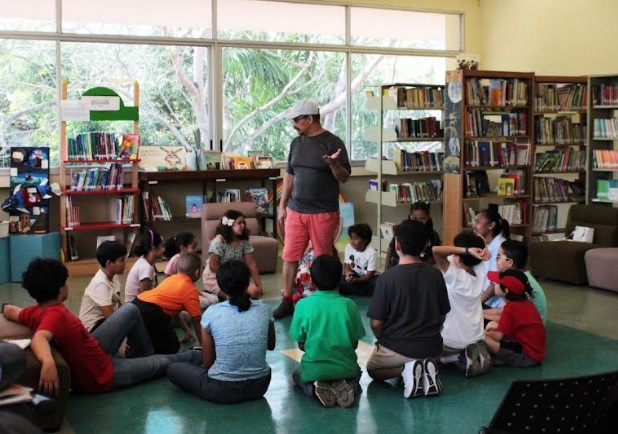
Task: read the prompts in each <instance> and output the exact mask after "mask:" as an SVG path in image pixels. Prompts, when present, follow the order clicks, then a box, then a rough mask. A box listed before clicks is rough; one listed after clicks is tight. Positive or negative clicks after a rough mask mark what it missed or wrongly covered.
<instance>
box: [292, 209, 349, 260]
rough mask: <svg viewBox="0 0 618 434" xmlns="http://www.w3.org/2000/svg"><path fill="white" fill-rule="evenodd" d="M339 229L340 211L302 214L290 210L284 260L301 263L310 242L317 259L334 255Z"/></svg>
mask: <svg viewBox="0 0 618 434" xmlns="http://www.w3.org/2000/svg"><path fill="white" fill-rule="evenodd" d="M337 229H339V211H333V212H325V213H320V214H301V213H298V212H296V211H292V210H291V209H289V208H288V210H287V217H286V219H285V243H284V245H283V254H282V258H283V260H284V261H286V262H298V261H300V260H301V259H302V257H303V255H304V253H305V250H306V249H307V246H308V245H309V241H310V240H311V245H312V246H313V250H314V252H315V257H316V258H317V257H318V256H320V255H324V254H328V255H332V254H333V243H334V242H335V231H337Z"/></svg>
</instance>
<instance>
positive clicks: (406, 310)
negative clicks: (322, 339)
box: [367, 220, 451, 398]
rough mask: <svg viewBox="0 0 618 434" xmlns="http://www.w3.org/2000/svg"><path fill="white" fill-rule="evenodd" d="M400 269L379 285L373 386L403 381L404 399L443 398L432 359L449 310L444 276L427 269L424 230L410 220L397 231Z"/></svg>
mask: <svg viewBox="0 0 618 434" xmlns="http://www.w3.org/2000/svg"><path fill="white" fill-rule="evenodd" d="M395 238H396V240H395V249H396V250H397V254H398V255H399V257H400V261H399V265H398V266H397V267H393V268H391V269H389V270H387V271H386V272H384V274H382V276H381V277H380V279H378V282H377V284H376V288H375V291H374V293H373V298H372V299H371V305H370V307H369V310H368V312H367V316H368V317H369V318H371V322H370V324H371V329H372V330H373V333H374V334H375V336H376V338H377V340H378V341H377V343H376V348H375V350H374V351H373V353H372V354H371V357H370V358H369V361H368V362H367V372H368V373H369V375H370V376H371V378H373V379H374V380H380V381H383V380H387V379H390V378H397V377H399V376H402V377H403V383H404V392H403V396H404V397H406V398H414V397H417V396H421V395H425V396H432V395H439V394H440V393H441V392H442V385H441V383H440V379H439V378H438V370H437V368H436V365H435V363H434V360H433V359H434V358H436V357H438V356H439V355H440V352H441V351H442V336H441V335H440V328H441V327H442V324H443V323H444V318H445V317H446V314H447V313H448V312H449V311H450V309H451V306H450V304H449V301H448V293H447V290H446V285H445V283H444V279H443V278H442V274H441V273H440V271H439V270H437V269H435V268H433V267H431V266H430V265H427V264H424V263H423V261H422V260H421V258H420V254H421V252H423V251H424V250H425V248H426V247H427V245H428V243H429V237H428V234H427V230H426V229H425V228H424V226H423V224H422V223H420V222H418V221H414V220H407V221H404V222H402V223H401V224H400V225H399V226H398V227H397V229H396V230H395Z"/></svg>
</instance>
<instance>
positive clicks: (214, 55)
mask: <svg viewBox="0 0 618 434" xmlns="http://www.w3.org/2000/svg"><path fill="white" fill-rule="evenodd" d="M219 1H225V0H212V3H211V7H212V14H211V17H212V23H211V28H212V37H211V38H182V37H155V36H152V37H145V36H128V35H109V34H88V35H86V34H75V33H71V34H69V33H63V27H62V0H56V3H55V7H56V30H55V31H54V32H37V31H29V32H25V31H15V30H12V31H1V30H0V39H25V40H51V41H55V42H56V73H57V89H58V95H57V103H58V105H59V102H60V88H61V81H62V76H61V65H62V43H63V42H76V43H79V42H85V43H115V44H142V45H160V46H174V45H181V46H196V47H205V48H207V49H208V65H209V68H210V71H209V77H210V80H209V83H208V86H209V91H208V99H209V102H208V103H209V107H210V110H209V124H210V131H211V132H212V134H211V141H212V143H213V145H212V146H213V148H215V149H217V150H220V146H221V142H222V139H223V89H222V86H223V81H222V79H223V77H222V74H221V60H222V50H223V49H224V48H234V47H237V48H260V49H285V50H297V49H299V50H317V51H334V52H340V53H343V54H344V55H345V57H346V65H347V66H346V69H347V83H346V114H345V122H346V126H345V130H346V137H345V139H344V142H345V143H346V146H347V147H348V152H349V154H350V155H353V152H352V143H351V138H352V126H351V122H352V93H351V87H352V86H351V78H352V77H351V75H352V62H351V58H352V56H353V55H355V54H377V55H380V54H385V55H393V56H422V57H442V58H446V59H448V58H452V59H454V58H455V57H456V56H457V55H458V54H461V53H462V52H464V47H465V38H464V13H463V11H431V10H419V9H414V8H405V7H388V6H377V5H374V6H368V5H359V4H351V3H346V2H333V3H328V5H333V6H342V7H344V8H345V38H344V39H345V41H344V43H343V44H309V43H280V42H267V41H249V40H223V39H222V40H219V39H218V38H217V35H218V26H217V20H218V19H217V6H218V2H219ZM270 1H275V2H283V3H303V4H309V5H316V6H324V3H322V2H317V1H304V0H301V1H291V0H288V1H286V0H270ZM352 8H369V9H376V10H399V11H406V12H424V13H440V14H445V15H454V16H456V17H458V18H459V29H458V32H459V45H460V48H459V50H427V49H411V48H404V49H402V48H393V47H373V46H360V45H353V44H352V38H353V35H352V34H351V27H352V26H351V10H352ZM58 125H60V111H59V110H58ZM361 161H362V160H355V161H354V163H359V162H361Z"/></svg>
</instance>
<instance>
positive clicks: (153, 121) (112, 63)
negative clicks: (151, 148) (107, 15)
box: [62, 42, 210, 148]
mask: <svg viewBox="0 0 618 434" xmlns="http://www.w3.org/2000/svg"><path fill="white" fill-rule="evenodd" d="M62 76H63V77H64V78H65V79H68V80H69V82H70V86H69V91H70V92H71V93H70V94H69V99H77V98H79V95H80V94H81V93H82V92H84V91H85V90H87V89H89V88H91V87H95V86H106V87H111V88H112V89H114V90H116V91H118V92H119V93H120V94H121V96H122V97H123V99H124V100H125V101H126V102H127V103H129V104H132V101H133V94H132V90H133V86H132V85H131V84H132V83H133V81H135V80H137V82H138V83H139V84H140V98H139V105H140V136H141V142H142V143H143V144H144V145H184V146H186V147H198V148H199V147H201V146H202V145H203V144H204V143H208V142H207V140H209V138H210V130H209V126H208V104H207V101H208V56H207V49H206V48H205V47H181V46H158V45H138V44H96V43H81V42H76V43H70V42H67V43H63V44H62ZM69 126H70V128H71V129H70V130H69V134H73V133H74V132H76V131H84V130H89V131H100V130H104V131H109V130H110V128H111V129H112V130H114V129H115V130H117V132H119V133H122V132H127V131H128V130H130V125H129V126H127V125H122V123H116V122H114V123H107V124H97V123H96V122H87V123H79V122H70V123H69ZM122 128H124V131H121V130H119V129H122ZM197 140H200V143H197V142H196V141H197Z"/></svg>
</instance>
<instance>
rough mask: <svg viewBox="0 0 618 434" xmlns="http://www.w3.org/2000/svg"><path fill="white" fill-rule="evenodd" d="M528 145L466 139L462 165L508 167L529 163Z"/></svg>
mask: <svg viewBox="0 0 618 434" xmlns="http://www.w3.org/2000/svg"><path fill="white" fill-rule="evenodd" d="M529 153H530V145H529V144H527V143H505V142H491V141H489V142H486V141H477V140H475V141H472V140H466V141H465V142H464V165H465V166H469V167H479V166H480V167H509V166H520V165H527V164H529V161H530V160H529Z"/></svg>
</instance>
